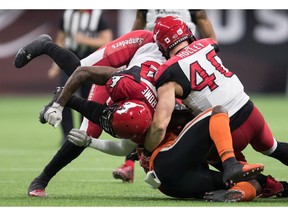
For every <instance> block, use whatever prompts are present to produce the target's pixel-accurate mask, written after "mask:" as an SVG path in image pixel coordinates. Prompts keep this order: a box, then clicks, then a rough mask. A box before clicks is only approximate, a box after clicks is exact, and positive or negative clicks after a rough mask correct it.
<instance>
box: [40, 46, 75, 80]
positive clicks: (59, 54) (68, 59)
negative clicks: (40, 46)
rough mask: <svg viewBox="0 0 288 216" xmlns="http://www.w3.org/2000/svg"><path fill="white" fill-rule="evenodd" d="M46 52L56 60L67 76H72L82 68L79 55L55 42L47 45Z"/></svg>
mask: <svg viewBox="0 0 288 216" xmlns="http://www.w3.org/2000/svg"><path fill="white" fill-rule="evenodd" d="M44 52H45V54H47V55H48V56H50V57H51V58H52V59H53V60H54V62H55V63H56V64H57V65H58V66H59V67H60V68H61V70H63V71H64V72H65V73H66V74H67V76H70V75H71V74H72V73H73V72H74V70H75V69H76V68H77V67H78V66H80V59H79V58H78V56H77V55H75V54H74V53H73V52H71V51H70V50H68V49H65V48H63V47H60V46H58V45H57V44H55V43H53V42H48V43H47V44H46V45H45V47H44Z"/></svg>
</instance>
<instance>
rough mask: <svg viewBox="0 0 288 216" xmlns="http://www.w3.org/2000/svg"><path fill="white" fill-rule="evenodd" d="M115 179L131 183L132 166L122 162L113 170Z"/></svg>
mask: <svg viewBox="0 0 288 216" xmlns="http://www.w3.org/2000/svg"><path fill="white" fill-rule="evenodd" d="M112 174H113V177H114V178H115V179H121V180H122V181H123V182H129V183H132V182H133V180H134V166H132V165H127V164H123V165H122V166H121V167H119V168H117V169H116V170H114V171H113V173H112Z"/></svg>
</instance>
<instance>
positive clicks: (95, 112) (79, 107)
mask: <svg viewBox="0 0 288 216" xmlns="http://www.w3.org/2000/svg"><path fill="white" fill-rule="evenodd" d="M66 106H68V107H70V108H72V109H74V110H76V111H77V112H79V113H81V114H82V115H83V116H85V117H86V118H87V119H89V120H90V121H92V122H93V123H95V124H98V125H99V118H100V116H102V113H103V110H104V109H105V108H106V107H107V106H106V105H104V104H100V103H97V102H94V101H88V100H85V99H83V98H81V97H77V96H75V95H72V97H71V98H70V99H69V101H68V103H67V104H66Z"/></svg>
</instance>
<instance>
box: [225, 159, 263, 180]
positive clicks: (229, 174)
mask: <svg viewBox="0 0 288 216" xmlns="http://www.w3.org/2000/svg"><path fill="white" fill-rule="evenodd" d="M263 170H264V165H263V164H247V163H246V164H243V163H239V164H235V165H233V166H231V167H230V168H229V169H228V170H225V171H224V176H223V181H224V183H225V184H226V185H233V184H235V183H237V182H240V181H248V180H250V179H253V178H255V177H256V175H257V174H258V173H261V172H262V171H263Z"/></svg>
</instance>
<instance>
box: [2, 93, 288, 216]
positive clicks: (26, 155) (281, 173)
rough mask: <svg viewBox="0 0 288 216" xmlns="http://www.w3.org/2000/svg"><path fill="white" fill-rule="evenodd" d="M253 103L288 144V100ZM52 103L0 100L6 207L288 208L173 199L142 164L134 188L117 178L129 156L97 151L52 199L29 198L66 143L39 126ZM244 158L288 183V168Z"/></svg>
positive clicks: (273, 201) (54, 189)
mask: <svg viewBox="0 0 288 216" xmlns="http://www.w3.org/2000/svg"><path fill="white" fill-rule="evenodd" d="M252 99H253V100H254V102H255V103H256V105H257V106H258V107H259V109H260V110H261V111H262V113H263V114H264V116H265V118H266V120H267V122H268V123H269V125H270V127H271V129H272V131H273V133H274V135H275V137H276V138H277V139H279V140H283V141H288V137H287V134H288V133H287V132H288V127H287V122H288V116H287V110H288V98H285V97H284V96H275V95H274V96H267V95H266V96H256V95H255V96H252ZM48 100H49V97H48V96H42V97H40V96H34V97H33V96H30V97H27V96H23V97H3V96H1V98H0V121H1V124H0V139H1V141H0V142H1V149H0V164H1V166H0V188H1V192H0V206H1V207H27V206H29V207H37V206H38V207H52V206H53V207H58V206H61V207H92V206H93V207H100V206H101V207H108V206H109V207H112V206H113V207H160V206H161V207H204V206H205V207H215V206H216V207H226V206H233V207H235V206H239V207H240V206H241V207H244V206H245V207H247V206H248V207H288V198H286V199H277V198H269V199H260V198H257V199H255V200H254V201H253V202H249V203H208V202H205V201H195V200H177V199H173V198H170V197H167V196H165V195H163V194H161V193H160V192H159V191H157V190H152V189H150V188H149V186H148V185H147V184H146V183H144V181H143V179H144V172H143V171H142V169H141V167H140V166H139V165H138V164H136V166H135V167H136V169H135V181H134V183H133V184H129V183H122V182H121V181H119V180H115V179H113V177H112V171H113V169H115V168H116V167H117V166H119V165H120V164H122V162H123V161H124V158H123V157H115V156H110V155H106V154H104V153H101V152H97V151H96V150H93V149H87V150H86V151H84V152H83V154H82V155H81V156H80V157H79V158H78V159H77V160H75V161H73V162H72V163H71V164H69V165H68V166H67V167H65V168H64V169H63V170H62V171H61V172H60V173H59V174H58V175H56V176H55V177H54V178H53V179H52V181H51V182H50V184H49V186H48V187H47V189H46V191H47V192H48V194H49V197H47V198H31V197H28V196H27V188H28V186H29V184H30V182H31V181H32V179H33V178H34V177H36V176H37V175H38V174H39V173H40V172H41V171H42V169H43V168H44V166H45V165H46V164H47V163H48V162H49V161H50V159H51V158H52V156H53V155H54V154H55V152H56V151H57V149H58V148H59V143H60V140H61V133H60V128H57V129H54V128H52V127H51V126H50V125H42V124H40V123H39V122H38V113H39V111H40V109H41V107H42V105H43V104H45V103H46V102H47V101H48ZM104 137H105V135H104ZM106 137H108V138H109V136H107V135H106ZM245 154H246V157H247V159H248V160H249V161H250V162H261V163H264V164H265V172H264V173H266V174H271V175H273V176H275V177H277V178H278V179H279V180H288V174H287V170H288V169H287V167H285V166H284V165H282V164H281V163H280V162H278V161H276V160H274V159H271V158H268V157H266V156H263V155H261V154H259V153H255V152H254V151H253V150H252V149H250V148H249V149H247V150H246V151H245ZM3 209H5V208H2V210H3ZM135 214H136V215H137V213H135ZM1 215H3V214H1Z"/></svg>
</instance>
